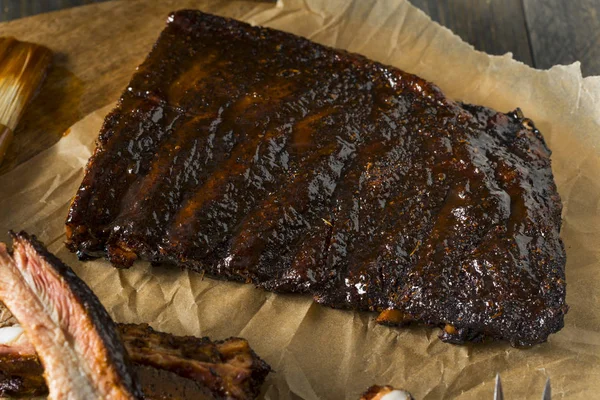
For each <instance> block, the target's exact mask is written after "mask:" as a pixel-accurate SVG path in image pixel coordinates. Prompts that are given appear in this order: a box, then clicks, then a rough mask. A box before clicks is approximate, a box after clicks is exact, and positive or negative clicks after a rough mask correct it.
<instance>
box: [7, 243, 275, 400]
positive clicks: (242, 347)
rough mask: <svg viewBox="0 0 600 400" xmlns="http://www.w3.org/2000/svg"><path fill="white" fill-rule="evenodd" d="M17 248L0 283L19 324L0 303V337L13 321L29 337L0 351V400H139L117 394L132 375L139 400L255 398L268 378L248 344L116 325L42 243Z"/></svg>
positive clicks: (132, 394) (131, 394)
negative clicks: (28, 399)
mask: <svg viewBox="0 0 600 400" xmlns="http://www.w3.org/2000/svg"><path fill="white" fill-rule="evenodd" d="M13 239H14V245H13V255H12V256H11V255H10V254H9V253H8V252H7V250H6V246H5V245H4V244H1V243H0V266H1V269H2V274H0V283H2V288H7V287H8V288H11V289H10V290H4V289H2V288H0V299H1V300H2V301H4V302H5V303H6V304H7V305H8V306H9V307H11V309H10V310H13V308H14V309H15V315H16V317H17V318H16V319H15V317H14V316H13V315H12V313H11V311H9V309H8V308H7V307H5V306H4V305H3V304H2V303H0V314H1V315H2V321H1V322H0V329H7V328H8V327H11V326H15V325H14V324H15V323H16V322H17V320H18V321H19V322H21V323H22V324H23V326H24V328H25V333H26V334H21V335H20V336H18V337H17V338H16V339H12V337H10V336H7V338H8V339H10V340H7V343H5V344H0V396H7V395H8V396H31V395H41V394H45V393H47V391H48V389H50V398H61V399H62V398H74V399H77V398H82V399H91V398H102V399H116V398H138V397H139V396H140V394H141V392H139V389H138V385H135V384H133V383H130V384H131V385H132V386H133V387H134V389H133V390H131V391H130V392H129V393H127V392H125V390H124V389H121V386H123V383H122V382H127V381H129V382H133V381H132V376H134V375H139V377H140V379H139V382H140V383H141V386H142V389H143V394H144V397H143V398H145V399H182V400H183V399H203V398H206V399H236V400H244V399H253V398H256V397H257V396H258V394H259V391H260V386H261V385H262V383H263V382H264V380H265V378H266V376H267V374H268V373H269V372H270V370H271V369H270V367H269V366H268V365H267V364H266V363H265V362H264V361H263V360H261V359H260V358H259V357H258V356H257V355H256V354H255V353H254V351H253V350H252V349H251V348H250V346H249V344H248V342H247V341H246V340H245V339H240V338H229V339H227V340H223V341H217V342H212V341H211V340H210V339H208V338H206V337H205V338H196V337H192V336H185V337H184V336H174V335H170V334H167V333H163V332H157V331H155V330H153V329H152V328H151V327H150V326H148V325H145V324H141V325H134V324H117V325H115V324H114V323H113V322H112V320H111V319H110V318H109V316H108V314H107V313H106V310H105V309H104V308H103V307H102V306H101V304H100V302H99V301H98V299H97V298H96V296H95V295H94V294H93V293H92V292H91V291H90V289H89V288H88V287H87V286H86V285H85V284H84V283H83V282H82V281H81V280H79V278H77V277H76V276H75V274H74V273H73V271H72V270H71V269H70V268H68V267H67V266H66V265H64V264H62V263H61V262H60V261H59V260H58V259H57V258H56V257H54V256H53V255H52V254H50V253H48V251H47V250H46V249H45V248H44V247H43V245H42V244H41V243H39V242H38V241H36V240H35V238H30V237H29V236H27V235H26V234H25V233H23V232H21V233H19V234H17V235H13ZM14 260H17V263H15V262H14ZM19 260H20V261H19ZM33 280H35V282H33ZM7 283H11V285H8V286H7V285H6V284H7ZM13 284H14V285H13ZM51 290H52V291H53V292H54V293H49V292H50V291H51ZM43 313H45V314H46V315H41V314H43ZM40 315H41V316H40ZM54 316H58V321H56V320H55V317H54ZM48 319H50V320H48ZM100 322H102V324H104V325H103V327H101V328H99V327H97V325H96V324H98V323H100ZM109 330H110V331H109ZM0 333H1V332H0ZM32 335H35V336H32ZM106 336H108V337H109V338H110V339H109V340H110V342H108V340H105V339H103V338H104V337H106ZM29 338H31V342H30V341H29ZM49 338H51V339H52V341H50V340H51V339H49ZM106 343H109V344H106ZM52 346H56V347H58V348H59V349H49V348H50V347H52ZM38 349H41V350H38ZM61 350H62V353H61V354H60V356H61V357H59V355H57V354H58V352H59V351H61ZM36 351H37V352H39V355H40V359H41V361H42V362H41V363H40V359H38V354H36ZM115 353H116V354H115ZM84 357H86V358H87V359H86V360H84V359H83V358H84ZM48 360H49V361H48ZM125 362H127V363H128V364H127V366H126V365H125V364H124V363H125ZM116 363H122V364H123V367H121V368H119V367H118V366H117V365H115V364H116ZM42 364H43V366H42ZM44 367H45V371H46V372H45V373H44ZM52 369H53V370H52ZM123 371H125V372H123ZM117 373H119V374H123V373H126V374H127V376H126V377H125V378H123V377H121V376H116V374H117ZM43 374H44V375H45V377H46V379H47V380H48V382H49V384H48V387H47V386H46V382H45V381H44V375H43ZM81 380H84V382H81ZM57 387H58V389H57ZM57 390H58V391H57ZM57 393H58V394H57ZM139 398H141V397H139Z"/></svg>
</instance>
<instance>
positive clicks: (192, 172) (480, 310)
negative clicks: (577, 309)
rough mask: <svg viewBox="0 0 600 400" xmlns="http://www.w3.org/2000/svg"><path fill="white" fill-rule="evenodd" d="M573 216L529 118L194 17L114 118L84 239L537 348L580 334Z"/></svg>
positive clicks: (357, 60) (284, 38)
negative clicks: (566, 326)
mask: <svg viewBox="0 0 600 400" xmlns="http://www.w3.org/2000/svg"><path fill="white" fill-rule="evenodd" d="M560 225H561V202H560V198H559V195H558V193H557V190H556V186H555V184H554V180H553V175H552V171H551V165H550V150H549V149H548V148H547V146H546V144H545V143H544V140H543V138H542V135H541V134H540V132H539V131H538V130H537V129H536V128H535V127H534V125H533V123H532V122H531V121H530V120H529V119H527V118H524V116H523V115H522V113H521V112H520V111H519V110H518V109H517V110H516V111H514V112H511V113H508V114H504V113H499V112H496V111H494V110H491V109H489V108H485V107H481V106H474V105H467V104H462V103H459V102H455V101H452V100H450V99H448V98H447V97H445V96H444V95H443V93H442V92H441V91H440V90H439V89H438V88H437V87H436V86H435V85H433V84H431V83H429V82H427V81H425V80H423V79H421V78H419V77H417V76H415V75H411V74H408V73H405V72H403V71H401V70H398V69H396V68H393V67H390V66H385V65H382V64H379V63H377V62H374V61H370V60H368V59H366V58H364V57H362V56H360V55H356V54H351V53H347V52H344V51H340V50H335V49H331V48H328V47H324V46H321V45H319V44H316V43H313V42H311V41H309V40H306V39H303V38H300V37H297V36H294V35H291V34H288V33H284V32H279V31H276V30H271V29H267V28H261V27H252V26H250V25H247V24H245V23H241V22H238V21H235V20H231V19H226V18H221V17H217V16H213V15H208V14H204V13H201V12H199V11H189V10H184V11H178V12H175V13H173V14H172V15H171V16H170V17H169V20H168V24H167V27H166V29H165V30H164V31H163V32H162V34H161V35H160V37H159V39H158V41H157V42H156V44H155V45H154V48H153V49H152V51H151V53H150V54H149V56H148V58H147V59H146V60H145V61H144V63H143V64H142V65H141V66H140V67H139V68H138V70H137V72H136V73H135V75H134V76H133V78H132V80H131V82H130V84H129V86H128V87H127V89H126V91H125V92H124V94H123V96H122V97H121V99H120V101H119V104H118V106H117V108H116V109H115V110H113V111H112V112H111V113H110V114H109V115H108V116H107V118H106V120H105V123H104V126H103V127H102V130H101V132H100V136H99V138H98V141H97V147H96V150H95V152H94V154H93V156H92V157H91V159H90V161H89V163H88V166H87V169H86V173H85V177H84V179H83V182H82V184H81V187H80V189H79V191H78V192H77V194H76V196H75V198H74V200H73V203H72V205H71V209H70V212H69V216H68V219H67V237H68V242H67V245H68V247H69V248H70V249H71V250H72V251H74V252H77V253H78V254H79V256H80V257H82V258H84V257H99V256H103V255H106V256H107V257H108V258H109V260H110V261H111V262H112V263H113V264H114V265H115V266H118V267H129V266H131V265H132V263H133V262H134V260H136V259H143V260H149V261H152V262H155V263H165V264H172V265H177V266H182V267H185V268H190V269H193V270H196V271H206V272H207V273H209V274H211V275H212V276H216V277H220V278H224V279H230V280H237V281H242V282H251V283H253V284H255V285H257V286H259V287H262V288H265V289H267V290H272V291H279V292H303V293H310V294H311V295H312V296H313V297H314V298H315V300H316V301H317V302H319V303H322V304H326V305H329V306H332V307H339V308H353V309H358V310H371V311H379V312H382V314H381V315H380V318H379V320H380V322H383V323H388V324H401V323H407V322H410V321H421V322H425V323H427V324H432V325H438V326H444V327H445V328H444V331H443V334H442V336H441V337H442V339H443V340H447V341H451V342H463V341H465V340H479V339H481V338H482V337H483V336H490V337H493V338H499V339H505V340H508V341H510V342H511V343H512V344H513V345H518V346H525V345H532V344H535V343H540V342H543V341H545V340H546V339H547V337H548V335H549V334H550V333H553V332H556V331H558V330H559V329H560V328H561V327H562V326H563V317H564V314H565V313H566V311H567V306H566V304H565V276H564V266H565V253H564V249H563V245H562V242H561V240H560V237H559V233H560Z"/></svg>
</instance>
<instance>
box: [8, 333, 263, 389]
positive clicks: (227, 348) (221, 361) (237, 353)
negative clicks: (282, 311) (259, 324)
mask: <svg viewBox="0 0 600 400" xmlns="http://www.w3.org/2000/svg"><path fill="white" fill-rule="evenodd" d="M116 327H117V330H118V333H119V336H120V337H121V340H122V341H123V345H124V347H125V349H126V350H127V354H128V356H129V359H130V360H131V363H132V368H133V370H134V371H135V372H136V374H137V375H138V377H139V378H140V379H139V381H140V384H141V387H142V392H143V393H144V398H145V399H155V398H156V399H158V398H163V397H164V396H167V397H166V398H182V399H188V398H189V399H197V398H198V396H205V397H206V398H211V399H221V398H227V399H240V400H242V399H254V398H256V397H257V396H258V394H259V392H260V387H261V385H262V383H263V382H264V380H265V378H266V376H267V374H268V373H269V371H270V370H271V369H270V367H269V366H268V365H267V364H266V363H265V362H264V361H262V360H261V359H260V358H259V357H258V356H257V355H256V354H255V353H254V351H252V349H251V348H250V346H249V345H248V342H247V341H246V340H245V339H240V338H229V339H227V340H223V341H217V342H212V341H211V340H209V339H208V338H196V337H192V336H174V335H170V334H167V333H163V332H157V331H155V330H153V329H152V328H150V327H149V326H148V325H145V324H141V325H136V324H117V325H116ZM0 329H3V328H0ZM43 372H44V370H43V367H42V365H41V364H40V362H39V360H38V356H37V354H36V353H35V349H34V348H33V346H31V344H30V343H28V341H27V337H26V336H25V335H24V334H23V335H22V336H21V337H20V338H19V342H15V343H11V344H9V345H0V396H11V397H14V396H17V397H23V396H30V395H42V394H45V393H47V386H46V383H45V381H44V378H43V376H42V374H43ZM172 382H175V383H176V384H172ZM184 389H185V390H184ZM161 396H163V397H161Z"/></svg>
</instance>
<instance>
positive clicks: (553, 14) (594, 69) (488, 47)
mask: <svg viewBox="0 0 600 400" xmlns="http://www.w3.org/2000/svg"><path fill="white" fill-rule="evenodd" d="M101 1H106V0H0V21H8V20H12V19H16V18H21V17H25V16H29V15H34V14H39V13H43V12H46V11H54V10H59V9H63V8H67V7H74V6H80V5H84V4H90V3H96V2H101ZM159 1H160V0H159ZM410 1H411V3H412V4H414V5H415V6H417V7H419V8H420V9H422V10H423V11H425V12H426V13H427V14H429V16H431V18H432V19H433V20H435V21H437V22H439V23H441V24H442V25H444V26H446V27H448V28H450V29H451V30H452V31H454V32H455V33H456V34H458V35H459V36H460V37H461V38H463V40H465V41H466V42H468V43H471V44H472V45H473V46H474V47H475V48H476V49H478V50H482V51H485V52H487V53H490V54H504V53H507V52H512V53H513V55H514V58H515V59H517V60H519V61H522V62H524V63H525V64H527V65H530V66H533V67H536V68H549V67H551V66H552V65H555V64H570V63H572V62H574V61H581V63H582V71H583V75H584V76H588V75H600V0H410ZM148 3H149V5H148V6H149V7H151V5H150V4H151V3H152V1H148Z"/></svg>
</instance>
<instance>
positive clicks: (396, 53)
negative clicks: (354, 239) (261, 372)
mask: <svg viewBox="0 0 600 400" xmlns="http://www.w3.org/2000/svg"><path fill="white" fill-rule="evenodd" d="M202 6H203V3H202V2H198V8H200V9H202ZM236 7H237V8H236ZM210 9H211V11H212V12H215V13H217V14H222V15H227V16H233V17H237V18H239V19H243V20H246V21H249V22H251V23H254V24H260V25H265V26H269V27H273V28H277V29H282V30H286V31H290V32H293V33H296V34H299V35H302V36H305V37H308V38H310V39H312V40H315V41H317V42H320V43H324V44H327V45H331V46H335V47H338V48H343V49H347V50H350V51H353V52H358V53H361V54H364V55H366V56H368V57H370V58H373V59H375V60H378V61H381V62H384V63H387V64H391V65H394V66H396V67H399V68H402V69H404V70H406V71H408V72H412V73H415V74H418V75H420V76H422V77H424V78H426V79H428V80H431V81H433V82H434V83H436V84H437V85H439V86H440V87H441V88H442V90H443V91H444V92H445V93H446V95H448V96H449V97H451V98H454V99H458V100H463V101H466V102H470V103H475V104H483V105H486V106H489V107H493V108H495V109H498V110H501V111H504V112H507V111H509V110H513V109H514V108H516V107H521V109H522V110H523V112H524V113H525V115H526V116H527V117H529V118H532V119H533V120H534V121H535V123H536V126H537V127H538V128H539V129H540V130H541V131H542V133H543V135H544V137H545V138H546V140H547V142H548V145H549V147H550V148H551V149H552V150H553V152H554V153H553V156H552V161H553V170H554V173H555V177H556V182H557V185H558V188H559V192H560V194H561V196H562V199H563V203H564V212H563V216H564V219H563V230H562V237H563V239H564V242H565V245H566V249H567V255H568V262H567V283H568V287H567V293H568V294H567V301H568V304H569V305H570V307H571V311H570V312H569V313H568V315H567V317H566V321H565V323H566V325H565V328H564V329H563V330H562V331H561V332H559V333H558V334H555V335H552V336H551V337H550V339H549V341H548V343H545V344H542V345H538V346H535V347H534V348H531V349H528V350H519V349H514V348H511V347H510V346H509V345H508V344H506V343H492V344H484V345H465V346H453V345H449V344H444V343H442V342H440V341H439V340H438V339H437V333H438V331H437V329H430V328H426V327H422V326H414V327H409V328H400V329H396V328H388V327H384V326H379V325H377V324H375V323H374V317H375V315H373V314H370V313H360V312H350V311H336V310H332V309H329V308H325V307H322V306H319V305H316V304H313V302H312V300H311V299H310V297H308V296H292V295H277V294H272V293H267V292H264V291H262V290H259V289H255V288H254V287H253V286H251V285H243V284H238V283H229V282H221V281H216V280H212V279H209V278H203V277H202V276H201V275H199V274H195V273H190V272H187V271H180V270H178V269H166V268H161V267H155V268H152V267H150V266H149V265H148V264H147V263H144V262H139V263H137V264H136V265H135V266H134V267H133V268H132V269H130V270H116V269H114V268H111V267H110V265H109V263H108V262H107V261H104V260H96V261H89V262H85V263H83V262H79V261H78V260H77V258H76V257H75V256H74V255H73V254H71V253H69V252H68V251H67V250H66V249H65V247H64V245H63V241H64V239H65V236H64V220H65V217H66V214H67V209H68V205H69V201H70V199H71V197H72V196H73V195H74V193H75V191H76V189H77V187H78V185H79V183H80V180H81V178H82V174H83V168H84V166H85V163H86V161H87V159H88V157H89V156H90V154H91V151H92V149H93V146H94V140H95V138H96V136H97V133H98V130H99V128H100V126H101V123H102V120H103V117H104V116H105V115H106V113H107V112H108V111H109V110H110V107H107V108H103V109H101V110H98V111H96V112H94V113H92V114H91V115H89V116H87V117H86V118H84V119H83V120H81V121H80V122H78V123H77V124H75V125H74V126H73V127H72V128H71V130H70V133H69V134H68V135H67V136H65V137H64V138H63V139H61V140H60V141H59V142H58V143H57V144H56V145H54V146H53V147H51V148H50V149H48V150H47V151H45V152H43V153H41V154H39V155H38V156H36V157H34V158H33V159H31V160H30V161H28V162H27V163H25V164H22V165H20V166H19V167H17V168H16V169H14V170H12V171H10V172H9V173H7V174H5V175H3V176H0V240H3V241H6V240H7V235H6V233H5V232H6V231H7V230H8V229H15V230H20V229H24V230H26V231H28V232H30V233H34V234H36V235H38V237H39V238H41V239H42V240H43V241H45V242H46V244H47V245H49V247H50V250H51V251H54V252H55V253H56V254H57V255H58V256H59V257H60V258H62V259H63V260H64V261H65V262H67V263H68V264H69V265H71V266H72V267H73V268H74V270H75V271H76V272H77V273H78V274H79V275H80V276H81V277H82V278H83V279H84V280H85V281H86V282H87V283H88V284H89V285H90V286H91V288H92V289H93V290H94V291H95V292H96V294H97V295H98V296H99V298H100V299H101V301H102V302H103V304H104V305H105V306H106V307H107V309H108V310H109V312H110V313H111V315H112V316H113V317H114V318H115V319H116V320H117V321H121V322H148V323H150V324H151V325H152V326H153V327H154V328H156V329H160V330H165V331H169V332H173V333H176V334H189V335H210V336H211V337H212V338H214V339H218V338H225V337H228V336H242V337H245V338H247V339H248V340H249V341H250V343H251V345H252V347H253V348H254V349H255V350H256V351H257V353H258V354H259V355H260V356H261V357H263V358H264V359H265V360H266V361H267V362H268V363H269V364H271V366H272V367H273V368H274V370H275V372H274V373H272V374H271V375H270V377H269V378H268V380H267V383H266V384H265V387H264V397H265V398H266V399H299V398H302V399H311V400H312V399H357V398H358V397H359V394H360V393H361V392H362V391H364V390H365V389H366V388H367V387H368V386H370V385H371V384H374V383H379V384H392V385H396V386H399V387H403V388H405V389H407V390H409V391H411V392H412V393H413V395H415V396H416V398H418V399H441V398H457V399H491V398H492V395H493V385H494V377H495V375H496V373H500V374H501V376H502V380H503V386H504V392H505V396H506V398H507V399H539V398H540V397H541V393H542V389H543V385H544V382H545V381H546V378H547V377H551V380H552V392H553V398H555V399H557V398H569V399H590V398H597V397H600V77H587V78H582V76H581V71H580V67H579V64H578V63H575V64H572V65H569V66H555V67H553V68H552V69H550V70H547V71H540V70H535V69H532V68H530V67H528V66H526V65H524V64H521V63H519V62H517V61H514V60H513V59H512V57H511V55H510V54H507V55H504V56H489V55H487V54H484V53H481V52H478V51H475V50H474V49H473V48H472V47H471V46H470V45H468V44H466V43H464V42H462V41H461V40H460V39H459V38H458V37H457V36H455V35H453V34H452V32H450V31H449V30H448V29H446V28H443V27H441V26H440V25H438V24H436V23H434V22H432V21H431V20H430V19H429V18H428V17H427V16H426V15H425V14H424V13H422V12H421V11H419V10H417V9H416V8H414V7H413V6H411V5H410V4H409V3H408V2H406V1H400V0H397V1H392V0H389V1H380V2H367V1H359V0H354V1H351V0H348V1H316V0H285V1H280V2H279V3H278V4H277V5H276V6H275V5H274V6H273V7H272V8H265V6H264V4H261V5H260V7H259V6H258V5H257V6H256V8H255V9H254V8H252V7H249V5H248V3H246V4H245V5H244V7H240V6H239V4H238V3H228V2H225V1H224V2H222V3H217V4H215V3H214V2H213V3H211V7H210ZM242 10H243V11H242ZM248 10H250V11H248ZM157 35H158V32H157ZM148 50H149V49H148ZM132 73H133V71H132ZM115 100H116V99H115Z"/></svg>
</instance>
